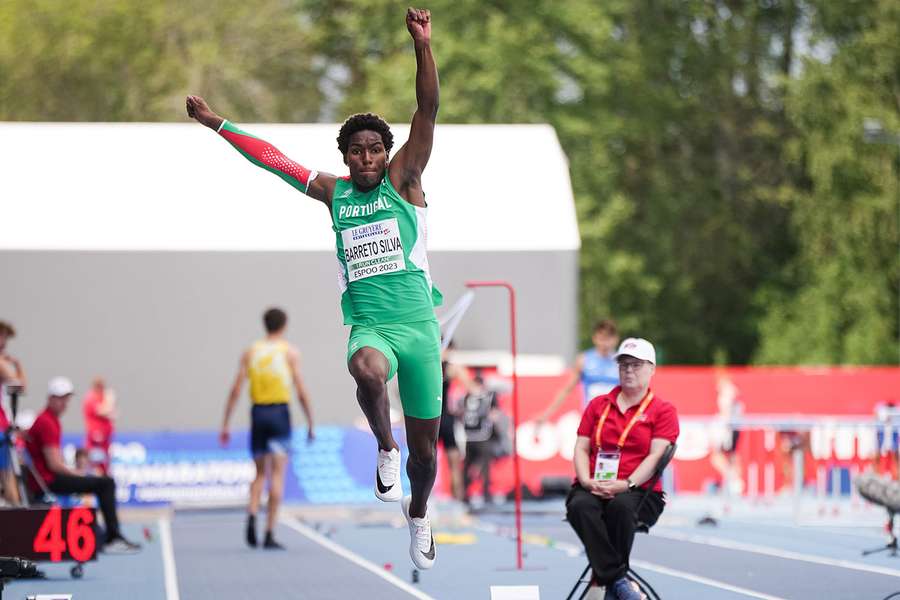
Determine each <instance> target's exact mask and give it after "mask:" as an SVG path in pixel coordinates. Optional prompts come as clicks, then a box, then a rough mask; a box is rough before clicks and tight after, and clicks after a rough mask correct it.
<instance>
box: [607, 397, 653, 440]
mask: <svg viewBox="0 0 900 600" xmlns="http://www.w3.org/2000/svg"><path fill="white" fill-rule="evenodd" d="M619 393H621V392H619ZM651 400H653V392H651V391H650V390H647V395H646V396H644V399H643V400H641V404H640V406H638V409H637V412H636V413H634V415H633V416H632V417H631V420H630V421H629V422H628V425H626V426H625V429H624V430H622V435H620V436H619V441H618V443H617V444H616V448H618V449H619V450H621V449H622V447H623V446H624V445H625V440H626V439H627V438H628V434H629V433H631V428H632V427H634V424H635V423H637V420H638V419H640V418H641V415H642V414H644V411H645V410H647V406H648V405H649V404H650V401H651ZM612 402H615V400H613V401H612ZM612 402H610V403H609V404H607V405H606V408H604V409H603V414H602V415H600V420H599V421H598V422H597V429H596V431H595V433H594V440H595V441H596V444H597V449H598V450H599V449H602V448H603V445H602V444H601V441H600V434H601V433H602V431H603V424H604V423H606V417H607V416H608V415H609V409H610V407H611V406H612Z"/></svg>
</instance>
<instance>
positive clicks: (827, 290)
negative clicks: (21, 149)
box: [0, 0, 900, 363]
mask: <svg viewBox="0 0 900 600" xmlns="http://www.w3.org/2000/svg"><path fill="white" fill-rule="evenodd" d="M429 8H430V9H431V10H432V13H433V17H434V23H435V25H434V50H435V55H436V58H437V61H438V65H439V69H440V76H441V111H440V116H439V118H440V120H441V122H444V123H484V122H491V123H535V122H548V123H551V124H552V125H553V126H554V127H555V128H556V131H557V133H558V135H559V138H560V141H561V143H562V145H563V147H564V149H565V151H566V153H567V155H568V157H569V161H570V168H571V176H572V184H573V189H574V192H575V197H576V205H577V211H578V217H579V224H580V228H581V235H582V252H581V271H582V277H581V284H582V288H581V316H582V319H581V320H582V330H583V331H584V336H583V341H585V342H587V339H588V337H587V336H588V331H587V330H588V328H589V327H590V324H591V322H593V321H594V320H595V319H596V318H600V317H606V316H613V317H614V318H616V319H617V320H618V321H619V322H620V325H621V326H622V328H623V329H624V330H625V331H626V332H628V333H634V334H640V335H644V336H646V337H648V338H650V339H652V340H654V342H656V343H657V344H658V345H659V346H660V348H661V350H662V353H663V355H664V356H665V358H666V360H667V361H668V362H681V363H706V362H711V361H712V360H713V359H714V358H716V359H717V360H728V361H730V362H737V363H746V362H751V361H756V362H765V363H793V362H804V363H810V362H811V363H881V362H889V363H896V362H898V351H900V340H898V328H900V323H898V313H900V307H898V294H900V268H898V267H900V265H898V250H900V234H898V223H897V219H898V209H900V207H898V183H897V182H898V170H900V166H898V165H900V148H898V147H897V146H896V145H893V146H892V145H890V144H882V145H873V144H867V143H866V142H865V140H864V139H863V135H862V123H863V120H864V119H866V118H875V119H878V120H880V121H881V123H882V124H883V125H884V127H885V129H886V130H888V131H900V83H898V79H900V51H898V40H900V31H898V28H900V12H898V11H900V9H898V4H897V3H896V2H894V1H892V0H847V1H845V2H832V1H830V0H655V1H651V0H605V1H604V2H597V1H596V0H565V1H562V2H560V1H551V0H532V1H529V2H519V1H515V0H453V1H451V0H435V1H434V2H432V3H430V6H429ZM403 14H404V5H400V4H398V3H397V2H394V1H389V0H261V1H259V2H253V3H247V2H242V1H238V0H223V1H222V2H218V3H216V4H215V7H214V9H210V7H209V5H208V3H200V2H198V1H197V0H183V1H180V2H175V1H172V0H168V1H165V2H150V3H148V2H139V1H138V0H99V1H98V0H71V1H70V2H68V3H66V8H65V10H60V8H59V3H58V2H54V1H52V0H6V1H5V2H4V3H2V4H0V118H2V119H7V120H104V121H117V120H142V121H157V120H159V121H168V120H180V119H182V118H183V116H182V113H183V110H182V102H183V96H184V94H185V93H186V92H193V93H199V94H202V95H205V96H207V97H208V98H210V100H211V101H212V102H213V103H214V105H215V106H216V108H217V110H220V111H221V112H222V113H224V114H227V115H229V117H231V118H234V119H235V120H238V121H256V120H263V121H316V120H339V119H341V118H343V116H344V115H346V114H349V113H352V112H359V111H374V112H379V113H381V114H382V115H384V116H385V117H386V118H387V119H388V120H389V121H398V122H406V121H408V119H409V117H410V115H411V114H412V112H413V110H414V108H415V97H414V93H413V89H414V77H415V59H414V56H413V53H412V51H411V45H410V42H409V37H408V35H407V33H406V31H405V28H404V26H403ZM510 151H514V152H522V153H523V157H522V158H523V160H522V163H523V164H524V165H528V164H529V163H528V155H527V148H525V149H522V148H515V149H510ZM507 176H509V177H517V176H524V175H523V174H517V173H509V174H507Z"/></svg>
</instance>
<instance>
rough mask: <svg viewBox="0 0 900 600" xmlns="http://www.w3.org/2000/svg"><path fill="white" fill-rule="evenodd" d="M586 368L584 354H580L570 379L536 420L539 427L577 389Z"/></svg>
mask: <svg viewBox="0 0 900 600" xmlns="http://www.w3.org/2000/svg"><path fill="white" fill-rule="evenodd" d="M583 370H584V354H583V353H582V354H579V355H578V358H576V359H575V366H574V367H572V373H571V374H570V375H569V379H568V381H566V384H565V385H564V386H563V388H562V389H561V390H559V392H557V394H556V396H555V397H554V398H553V402H551V403H550V406H548V407H547V408H545V409H544V412H542V413H541V414H540V415H539V416H538V418H537V419H535V421H537V425H538V427H541V426H543V425H544V424H545V423H546V422H547V419H549V418H550V417H551V416H553V413H555V412H556V410H557V409H558V408H559V407H560V406H562V403H563V402H565V400H566V398H567V397H568V396H569V394H570V393H571V392H572V390H574V389H575V386H576V385H578V382H579V381H581V372H582V371H583Z"/></svg>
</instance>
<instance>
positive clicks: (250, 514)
mask: <svg viewBox="0 0 900 600" xmlns="http://www.w3.org/2000/svg"><path fill="white" fill-rule="evenodd" d="M263 325H264V326H265V328H266V337H265V338H263V339H261V340H258V341H257V342H255V343H254V344H253V345H252V346H250V348H248V349H247V350H245V351H244V353H243V354H241V362H240V365H239V366H238V372H237V375H236V376H235V378H234V383H233V384H232V386H231V392H230V393H229V394H228V402H227V403H226V404H225V417H224V418H223V420H222V430H221V432H220V433H219V441H220V442H221V444H222V445H223V446H227V445H228V441H229V439H230V437H231V436H230V434H229V432H228V422H229V421H230V420H231V413H232V412H234V406H235V404H237V401H238V398H239V397H240V395H241V388H242V387H243V386H244V380H246V379H249V380H250V400H251V402H252V403H253V408H252V409H251V412H250V452H251V454H252V455H253V462H254V463H256V477H255V478H254V479H253V482H252V483H251V484H250V503H249V505H248V507H247V534H246V535H247V545H249V546H252V547H254V548H255V547H256V513H257V512H258V511H259V505H260V500H261V498H262V491H263V486H264V485H265V483H266V473H267V472H268V474H269V505H268V507H267V508H266V537H265V539H264V541H263V548H267V549H275V550H280V549H282V546H281V544H279V543H278V542H276V541H275V538H274V533H273V532H274V531H275V523H277V522H278V508H279V507H280V505H281V498H282V496H283V495H284V470H285V467H286V465H287V460H288V449H289V448H290V446H291V411H290V409H289V408H288V403H289V402H290V401H291V385H293V387H294V391H296V392H297V400H298V401H299V402H300V407H301V408H302V409H303V414H304V415H305V416H306V423H307V425H309V431H308V433H307V440H308V441H312V440H313V439H314V438H315V433H314V430H313V416H312V406H311V405H310V401H309V394H308V393H307V391H306V386H304V385H303V379H302V378H301V377H300V352H299V351H298V350H297V348H295V347H294V346H293V344H291V343H290V342H288V341H287V340H286V339H284V332H285V329H286V328H287V313H285V312H284V311H283V310H281V309H280V308H270V309H269V310H267V311H266V312H265V313H264V314H263Z"/></svg>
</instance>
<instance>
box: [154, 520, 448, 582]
mask: <svg viewBox="0 0 900 600" xmlns="http://www.w3.org/2000/svg"><path fill="white" fill-rule="evenodd" d="M279 521H281V523H282V524H283V525H285V526H287V527H290V528H291V529H293V530H294V531H296V532H297V533H299V534H300V535H302V536H305V537H307V538H309V539H311V540H312V541H314V542H316V543H317V544H319V545H321V546H324V547H325V548H327V549H328V550H331V551H332V552H334V553H335V554H337V555H338V556H340V557H342V558H346V559H347V560H349V561H350V562H352V563H354V564H356V565H359V566H360V567H362V568H363V569H365V570H367V571H369V572H371V573H374V574H375V575H377V576H379V577H381V578H382V579H384V580H385V581H387V582H388V583H391V584H393V585H395V586H397V587H398V588H400V589H401V590H403V591H404V592H407V593H408V594H410V595H412V596H414V597H416V598H419V600H435V598H432V597H431V596H429V595H428V594H425V593H423V592H421V591H420V590H417V589H416V588H414V587H413V586H411V585H409V584H408V583H406V582H405V581H403V580H402V579H400V578H399V577H397V576H396V575H394V574H392V573H389V572H387V571H386V570H384V569H382V568H381V567H379V566H378V565H376V564H375V563H372V562H369V561H368V560H366V559H364V558H363V557H361V556H359V555H358V554H355V553H353V552H351V551H350V550H347V549H346V548H344V547H343V546H341V545H339V544H336V543H335V542H332V541H331V540H329V539H328V538H327V537H325V536H324V535H321V534H319V533H317V532H316V531H315V530H314V529H311V528H310V527H307V526H306V525H304V524H302V523H300V522H299V521H297V520H296V519H290V518H287V517H282V518H280V519H279ZM170 600H171V599H170Z"/></svg>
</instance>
